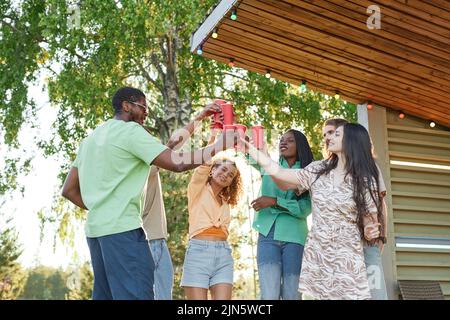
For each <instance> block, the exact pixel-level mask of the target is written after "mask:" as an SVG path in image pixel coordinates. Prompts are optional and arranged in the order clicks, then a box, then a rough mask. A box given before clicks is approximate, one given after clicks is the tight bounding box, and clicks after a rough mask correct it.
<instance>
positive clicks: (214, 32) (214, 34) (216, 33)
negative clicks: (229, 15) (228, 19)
mask: <svg viewBox="0 0 450 320" xmlns="http://www.w3.org/2000/svg"><path fill="white" fill-rule="evenodd" d="M211 36H212V37H213V38H214V39H217V38H218V37H219V29H217V28H214V31H213V33H212V35H211Z"/></svg>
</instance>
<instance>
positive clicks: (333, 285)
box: [297, 160, 377, 300]
mask: <svg viewBox="0 0 450 320" xmlns="http://www.w3.org/2000/svg"><path fill="white" fill-rule="evenodd" d="M324 161H325V160H324ZM322 163H323V161H315V162H313V163H311V164H310V165H309V166H307V167H306V168H304V169H300V170H298V171H297V177H298V180H299V187H298V189H299V190H298V191H299V192H303V191H305V190H310V194H311V202H312V227H311V231H310V232H309V234H308V239H307V241H306V244H305V249H304V253H303V262H302V270H301V275H300V283H299V291H300V292H302V293H303V294H306V295H308V296H310V297H312V298H314V299H320V300H325V299H327V300H359V299H370V298H371V296H370V290H369V283H368V280H367V273H366V266H365V262H364V253H363V243H362V241H361V234H360V231H359V229H358V227H357V224H356V217H357V210H356V205H355V202H354V201H353V191H352V185H351V184H350V183H349V182H344V183H343V184H342V185H340V186H338V187H334V186H333V179H334V174H335V173H334V170H332V171H331V172H330V173H329V174H327V175H322V176H321V177H320V178H319V179H317V180H316V176H317V175H316V172H317V171H318V168H319V167H320V166H321V165H322ZM315 180H316V181H315ZM365 196H366V201H367V204H368V207H369V214H370V213H376V212H377V209H376V206H375V203H374V202H373V201H372V200H371V198H370V196H369V193H368V192H367V193H366V195H365Z"/></svg>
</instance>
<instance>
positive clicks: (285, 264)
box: [252, 129, 313, 300]
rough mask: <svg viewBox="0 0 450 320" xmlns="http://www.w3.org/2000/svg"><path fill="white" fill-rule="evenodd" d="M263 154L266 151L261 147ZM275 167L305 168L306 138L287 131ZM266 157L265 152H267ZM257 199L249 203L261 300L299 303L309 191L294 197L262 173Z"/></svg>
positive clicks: (307, 161)
mask: <svg viewBox="0 0 450 320" xmlns="http://www.w3.org/2000/svg"><path fill="white" fill-rule="evenodd" d="M263 150H264V151H266V149H265V148H263ZM279 153H280V158H279V160H278V164H279V165H280V166H281V167H283V168H291V169H300V168H305V167H306V166H308V165H309V164H310V163H311V162H312V161H313V155H312V152H311V148H310V146H309V143H308V140H307V139H306V137H305V135H304V134H303V133H301V132H300V131H297V130H293V129H291V130H288V131H287V132H286V133H285V134H283V136H282V137H281V139H280V144H279ZM266 154H267V152H266ZM255 167H256V168H257V169H258V170H259V171H260V173H261V178H262V183H261V193H260V197H259V198H257V199H255V200H254V201H253V202H252V206H253V208H254V209H255V211H256V215H255V220H254V221H253V228H254V229H255V230H256V231H258V232H259V234H258V247H257V262H258V274H259V285H260V291H261V299H262V300H279V299H280V298H281V299H283V300H298V299H300V295H299V292H298V280H299V277H300V270H301V267H302V257H303V249H304V245H305V240H306V236H307V234H308V226H307V224H306V217H307V216H308V215H309V214H310V213H311V199H310V196H309V192H308V191H305V192H304V193H303V194H301V195H297V194H296V193H295V192H294V191H292V190H289V191H283V190H281V189H280V188H278V187H277V185H276V184H275V182H274V181H273V180H272V178H271V177H270V176H269V175H267V174H265V172H264V170H263V169H262V168H261V167H260V166H258V165H256V166H255Z"/></svg>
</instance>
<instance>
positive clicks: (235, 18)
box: [230, 9, 237, 21]
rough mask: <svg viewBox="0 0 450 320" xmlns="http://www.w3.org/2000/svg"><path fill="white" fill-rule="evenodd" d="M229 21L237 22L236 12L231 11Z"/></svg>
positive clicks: (234, 10)
mask: <svg viewBox="0 0 450 320" xmlns="http://www.w3.org/2000/svg"><path fill="white" fill-rule="evenodd" d="M230 18H231V20H233V21H235V20H237V10H236V9H233V11H231V16H230Z"/></svg>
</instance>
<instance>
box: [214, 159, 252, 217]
mask: <svg viewBox="0 0 450 320" xmlns="http://www.w3.org/2000/svg"><path fill="white" fill-rule="evenodd" d="M226 163H230V164H232V165H234V166H235V167H236V175H235V177H234V178H233V181H231V184H230V185H229V186H228V187H226V188H223V189H222V191H220V195H222V196H223V197H224V198H225V201H226V202H227V203H228V204H229V205H230V206H231V207H232V208H234V207H235V206H236V205H237V204H238V202H239V198H240V197H241V196H242V193H243V183H242V177H241V173H240V171H239V169H238V167H237V166H236V162H234V161H232V160H230V159H227V158H222V159H216V160H214V162H213V163H212V164H211V171H212V169H213V168H217V167H219V166H220V165H222V164H226ZM211 171H210V172H211ZM210 174H211V173H210ZM210 181H211V175H210V176H209V178H208V182H207V183H209V182H210Z"/></svg>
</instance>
